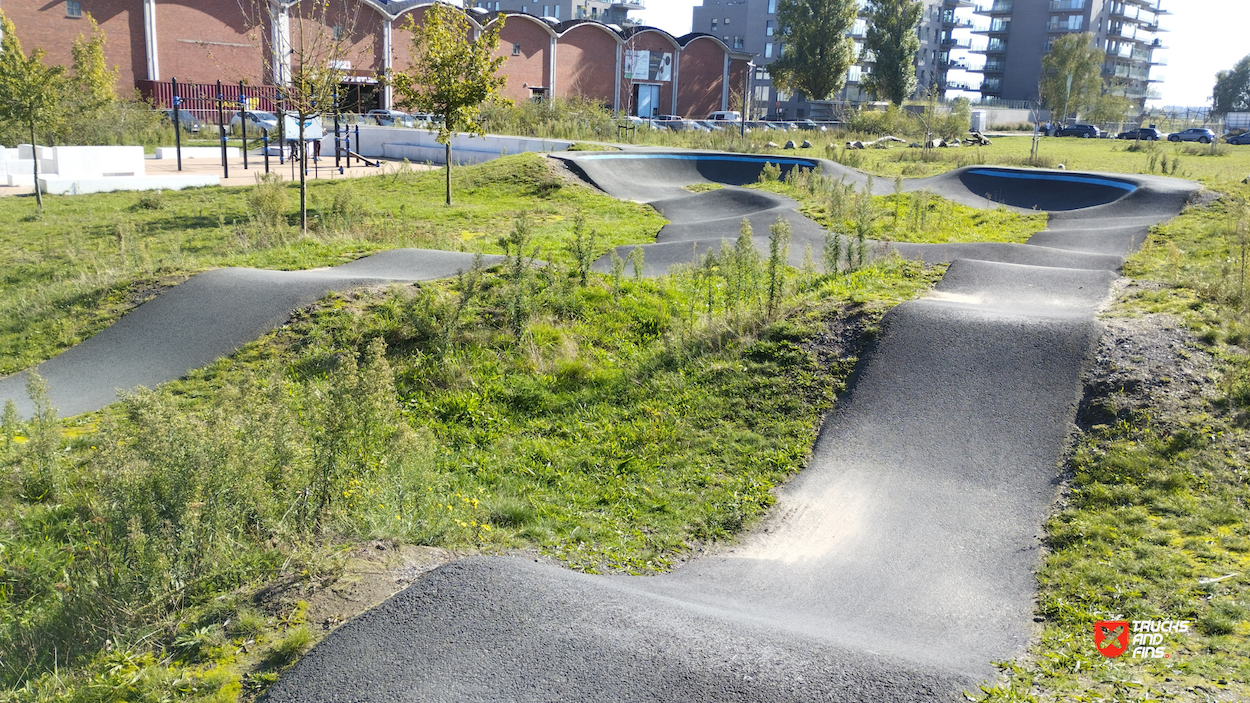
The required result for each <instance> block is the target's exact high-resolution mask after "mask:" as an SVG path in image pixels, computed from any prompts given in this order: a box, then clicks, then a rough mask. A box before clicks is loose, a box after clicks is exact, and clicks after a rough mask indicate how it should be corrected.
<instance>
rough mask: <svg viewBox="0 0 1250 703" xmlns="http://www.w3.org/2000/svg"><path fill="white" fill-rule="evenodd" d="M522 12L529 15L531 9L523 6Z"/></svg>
mask: <svg viewBox="0 0 1250 703" xmlns="http://www.w3.org/2000/svg"><path fill="white" fill-rule="evenodd" d="M521 12H523V13H528V12H529V8H528V7H526V6H525V5H522V6H521Z"/></svg>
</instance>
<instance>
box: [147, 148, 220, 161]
mask: <svg viewBox="0 0 1250 703" xmlns="http://www.w3.org/2000/svg"><path fill="white" fill-rule="evenodd" d="M156 158H158V159H176V158H178V149H177V147H172V146H158V147H156ZM182 158H184V159H220V158H221V147H219V146H184V147H182ZM226 158H230V159H237V158H239V147H237V146H228V147H226Z"/></svg>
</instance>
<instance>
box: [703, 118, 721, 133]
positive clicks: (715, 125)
mask: <svg viewBox="0 0 1250 703" xmlns="http://www.w3.org/2000/svg"><path fill="white" fill-rule="evenodd" d="M698 123H699V125H700V126H701V127H703V128H704V129H706V130H707V131H709V132H721V131H724V129H725V127H726V126H728V125H727V123H725V122H717V121H716V120H698Z"/></svg>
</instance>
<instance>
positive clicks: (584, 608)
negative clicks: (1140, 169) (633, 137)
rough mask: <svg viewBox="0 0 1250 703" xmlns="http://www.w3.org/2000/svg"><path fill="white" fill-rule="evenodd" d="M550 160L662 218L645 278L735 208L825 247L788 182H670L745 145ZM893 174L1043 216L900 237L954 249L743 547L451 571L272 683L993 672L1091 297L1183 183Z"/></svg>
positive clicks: (535, 696)
mask: <svg viewBox="0 0 1250 703" xmlns="http://www.w3.org/2000/svg"><path fill="white" fill-rule="evenodd" d="M564 159H565V161H566V163H568V164H569V165H570V167H572V168H573V169H575V170H576V171H578V172H579V173H581V174H582V175H583V176H584V177H585V178H586V179H587V180H588V181H590V182H591V183H593V184H595V185H596V186H598V187H599V188H601V189H603V190H604V191H606V192H608V193H609V194H612V195H615V196H617V197H621V198H627V199H632V200H638V201H642V202H648V203H652V204H655V205H656V206H657V208H659V209H662V210H663V211H664V214H665V216H666V217H668V218H669V219H670V220H671V222H672V224H670V225H668V226H667V227H666V228H665V229H664V231H662V232H661V234H660V237H659V240H658V242H657V243H656V244H652V245H647V248H646V261H647V266H648V269H649V271H651V272H652V273H657V272H659V273H662V272H663V271H664V270H666V267H667V265H669V264H672V263H683V262H685V261H689V260H690V259H689V257H690V256H691V252H692V249H693V248H694V247H699V246H701V247H712V246H718V245H719V243H720V242H721V241H723V240H730V241H732V240H733V239H734V238H735V237H736V236H737V232H738V223H739V221H740V220H741V218H742V217H749V218H752V222H753V225H754V227H755V230H756V232H757V233H759V232H761V231H765V232H766V230H767V225H768V224H769V222H771V219H772V218H775V217H776V216H777V215H781V216H783V217H786V218H787V219H790V220H791V221H792V223H793V224H794V229H795V234H796V237H795V239H796V240H797V241H798V242H799V243H800V247H801V246H802V243H803V242H805V241H806V242H813V243H814V242H815V240H816V238H817V236H819V237H820V238H821V239H823V233H820V232H819V231H818V229H813V227H814V223H810V222H808V221H806V220H805V219H804V218H802V217H801V216H799V215H798V214H797V212H795V211H794V204H793V202H791V201H787V200H786V199H784V198H776V197H774V196H771V195H767V194H764V195H761V194H758V193H750V192H744V191H741V190H737V189H732V188H727V189H724V190H725V191H728V193H725V192H722V191H711V192H707V193H699V194H692V193H689V192H687V191H684V190H683V189H682V186H683V185H686V184H689V183H699V182H720V183H725V184H728V185H730V186H733V185H741V184H744V183H746V182H749V181H753V180H755V177H756V176H757V175H758V173H759V170H760V168H761V167H762V165H763V160H762V159H758V158H751V157H744V156H737V155H709V154H705V153H689V152H687V153H661V152H649V153H647V152H644V153H624V154H615V155H607V154H588V155H577V156H568V157H564ZM769 160H770V161H773V162H776V161H777V159H776V158H775V157H771V158H769ZM805 163H806V164H811V165H813V166H815V165H819V166H821V168H822V169H823V170H824V171H825V172H826V173H834V174H841V175H842V176H843V177H845V178H846V179H847V180H848V182H855V183H863V182H864V177H863V176H862V175H860V174H858V173H855V172H851V171H848V170H846V169H843V168H842V167H840V166H837V165H836V164H831V163H829V162H820V161H816V160H800V159H794V160H791V163H789V164H783V168H790V167H794V166H800V165H803V164H805ZM1083 186H1089V188H1084V187H1083ZM906 187H907V188H908V189H909V190H910V189H917V188H925V189H928V190H931V191H933V192H935V193H938V194H940V195H943V196H944V197H947V198H950V199H953V200H956V201H959V202H962V203H966V204H970V205H974V206H990V205H992V204H996V203H1004V204H1007V205H1008V206H1010V207H1017V208H1021V209H1031V208H1032V207H1034V206H1037V207H1038V208H1039V209H1050V210H1051V211H1052V220H1051V226H1050V229H1049V230H1047V231H1046V232H1043V233H1040V234H1038V235H1036V236H1035V237H1034V238H1033V240H1032V241H1030V243H1029V244H1025V245H1002V244H987V245H949V246H925V245H912V246H910V247H908V248H907V250H905V251H902V250H901V251H902V253H903V254H904V255H906V256H912V257H916V258H924V259H926V260H930V261H952V260H953V263H952V265H951V266H950V268H949V269H948V272H947V274H946V276H945V277H944V279H943V280H942V281H941V283H940V284H939V285H938V286H937V287H936V289H935V290H934V291H933V292H932V294H930V295H929V296H928V297H926V298H924V299H921V300H916V301H912V302H908V303H904V304H903V305H900V306H898V307H897V308H895V309H894V310H892V311H891V312H890V313H889V314H887V316H886V317H885V319H884V320H883V322H882V326H881V327H882V330H881V334H880V336H879V338H878V341H877V343H876V347H875V349H874V350H873V351H872V352H871V353H869V354H867V355H866V358H865V359H864V361H862V362H861V364H860V366H859V368H858V369H857V370H856V374H855V377H854V379H853V382H852V384H851V388H850V390H849V392H848V393H846V394H844V396H843V397H842V398H840V399H839V402H838V404H837V406H836V408H835V410H834V412H833V413H831V415H830V417H829V418H827V420H826V422H825V424H824V426H823V427H822V430H821V433H820V435H819V438H818V439H817V442H816V445H815V448H814V451H813V456H812V460H811V462H810V464H809V466H808V467H807V468H806V469H805V470H804V471H803V472H802V473H801V474H800V475H799V476H797V477H796V478H795V479H794V480H793V481H792V482H791V483H790V484H788V485H787V486H785V487H784V488H783V489H782V490H780V491H779V498H778V503H777V506H776V507H775V509H774V510H773V512H772V513H771V515H770V517H769V519H768V520H766V521H765V523H764V524H763V525H762V526H760V527H759V528H758V529H756V530H754V531H753V532H752V533H751V534H750V535H747V536H746V537H745V538H744V540H743V541H742V542H741V543H740V544H739V545H737V546H736V547H734V548H733V549H731V550H727V551H724V552H722V553H719V554H717V555H716V556H712V557H708V558H702V559H697V560H695V561H693V562H690V563H688V564H687V565H685V566H683V567H682V568H680V569H677V570H676V571H674V572H673V573H670V574H666V575H663V576H657V577H646V578H643V577H627V576H606V577H605V576H587V575H584V574H577V573H572V572H570V571H567V570H565V569H561V568H559V567H556V566H551V565H547V564H540V563H537V562H531V561H527V560H524V559H521V558H507V557H478V558H472V559H466V560H462V561H459V562H455V563H452V564H449V565H447V566H444V567H442V568H440V569H437V570H435V571H433V572H431V573H430V574H428V575H426V576H425V577H423V578H422V579H420V580H419V581H418V582H417V583H415V584H413V585H412V586H410V587H409V588H408V589H406V590H404V591H402V592H401V593H399V594H397V595H395V596H394V597H393V598H391V599H390V600H389V601H387V602H386V603H384V604H382V605H381V606H379V607H378V608H376V609H374V610H372V611H369V612H367V613H365V614H364V615H362V616H361V617H359V618H356V619H354V620H352V621H350V622H348V623H346V624H344V625H343V626H342V627H340V628H339V629H338V630H336V631H335V632H333V633H332V634H330V635H329V636H328V637H327V638H326V639H325V640H324V641H323V642H322V643H320V644H319V645H317V647H316V648H314V649H313V650H312V652H310V653H309V654H308V655H307V656H306V657H304V658H303V659H302V660H301V661H300V662H299V663H297V664H296V665H295V666H294V667H293V668H292V669H291V670H290V671H289V672H287V673H286V674H284V675H283V677H282V679H281V680H280V681H278V683H276V684H275V685H274V686H273V687H272V688H271V689H270V691H269V692H268V694H267V699H268V700H269V701H274V702H278V701H282V702H286V701H378V702H381V701H554V700H562V701H587V700H612V701H816V700H821V701H938V700H942V701H948V700H949V701H954V700H963V697H962V691H964V690H975V687H976V686H977V685H978V684H979V683H980V682H982V681H983V680H985V679H987V678H992V677H993V676H994V670H993V667H992V666H991V662H993V661H999V660H1006V659H1011V658H1012V657H1014V656H1016V655H1017V654H1019V653H1020V652H1021V651H1022V649H1023V648H1024V647H1025V645H1026V644H1027V642H1028V639H1029V637H1030V635H1031V632H1032V630H1031V627H1032V621H1031V615H1032V605H1033V603H1032V601H1033V597H1034V589H1035V584H1034V580H1033V574H1032V570H1033V568H1034V567H1035V566H1036V564H1037V561H1038V556H1039V555H1038V549H1039V546H1040V542H1039V538H1038V534H1039V533H1040V531H1041V524H1042V521H1043V519H1044V518H1045V516H1046V514H1047V511H1048V509H1049V507H1050V504H1051V501H1052V500H1053V498H1054V496H1055V491H1056V483H1057V480H1058V468H1057V461H1058V458H1059V455H1060V452H1061V450H1062V448H1063V446H1064V443H1065V440H1066V437H1067V433H1068V430H1069V427H1070V424H1071V420H1072V417H1073V414H1074V412H1075V407H1076V403H1077V400H1078V395H1079V377H1080V373H1081V370H1082V368H1083V366H1084V365H1085V364H1086V363H1087V362H1088V360H1089V358H1090V355H1091V353H1092V350H1093V348H1094V345H1095V344H1096V342H1097V340H1098V338H1099V335H1100V334H1101V327H1100V325H1099V324H1098V323H1097V321H1096V320H1095V318H1094V311H1095V310H1096V309H1097V307H1098V306H1099V305H1101V304H1102V303H1103V302H1104V301H1105V300H1106V298H1107V297H1108V294H1109V289H1110V286H1111V283H1112V281H1113V280H1114V278H1115V276H1116V273H1115V270H1116V269H1117V268H1118V266H1119V264H1120V263H1121V261H1122V259H1123V257H1124V256H1125V255H1126V254H1127V253H1128V252H1129V251H1130V250H1131V249H1132V248H1133V247H1134V246H1136V245H1137V244H1139V243H1140V241H1141V240H1142V238H1143V237H1144V236H1145V234H1146V231H1147V229H1148V227H1149V226H1150V225H1151V224H1154V223H1156V222H1159V221H1162V220H1165V219H1168V218H1170V217H1172V216H1174V215H1175V214H1176V213H1178V212H1179V211H1180V210H1181V209H1182V208H1183V207H1184V205H1185V203H1186V202H1187V200H1188V198H1189V197H1190V196H1191V194H1192V193H1193V192H1194V191H1195V190H1196V188H1197V186H1196V185H1195V184H1192V183H1187V182H1182V181H1176V180H1171V179H1163V178H1151V177H1137V176H1110V175H1097V174H1074V173H1065V172H1045V171H1012V170H1009V169H994V168H984V167H978V168H973V169H963V170H960V171H956V172H954V173H951V174H947V175H945V176H939V177H936V178H931V179H924V180H918V181H910V182H908V183H907V184H906ZM986 195H988V196H989V197H990V199H987V198H986V197H985V196H986ZM757 218H758V222H757ZM813 248H815V247H813Z"/></svg>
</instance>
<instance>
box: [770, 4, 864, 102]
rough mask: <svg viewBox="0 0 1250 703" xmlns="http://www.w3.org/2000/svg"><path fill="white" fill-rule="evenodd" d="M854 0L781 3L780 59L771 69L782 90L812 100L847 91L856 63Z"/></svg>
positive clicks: (778, 14)
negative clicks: (852, 32) (844, 87)
mask: <svg viewBox="0 0 1250 703" xmlns="http://www.w3.org/2000/svg"><path fill="white" fill-rule="evenodd" d="M855 15H856V4H855V1H854V0H779V1H778V3H777V28H778V34H779V35H780V36H781V40H782V41H783V42H784V43H785V44H784V49H785V50H784V52H783V54H782V56H781V57H780V58H778V59H777V60H776V61H773V62H772V63H771V64H769V66H768V72H769V73H770V74H771V75H772V77H773V85H774V86H775V87H776V88H777V89H778V90H785V91H799V92H802V93H804V94H806V95H807V97H808V98H810V99H812V100H828V99H829V98H830V97H832V96H833V94H834V93H836V92H838V91H839V90H841V89H842V85H843V84H844V83H845V82H846V71H847V69H849V68H850V67H851V64H852V63H854V62H855V41H854V40H852V39H851V38H850V37H849V36H848V35H847V33H848V32H850V30H851V26H852V25H854V24H855Z"/></svg>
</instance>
